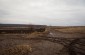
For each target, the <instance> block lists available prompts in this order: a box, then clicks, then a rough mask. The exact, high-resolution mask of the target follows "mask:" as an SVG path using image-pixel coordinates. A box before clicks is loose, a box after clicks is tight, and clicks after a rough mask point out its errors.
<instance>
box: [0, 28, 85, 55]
mask: <svg viewBox="0 0 85 55" xmlns="http://www.w3.org/2000/svg"><path fill="white" fill-rule="evenodd" d="M0 55H85V27H47V28H46V30H45V31H44V32H33V33H31V34H29V33H28V34H0Z"/></svg>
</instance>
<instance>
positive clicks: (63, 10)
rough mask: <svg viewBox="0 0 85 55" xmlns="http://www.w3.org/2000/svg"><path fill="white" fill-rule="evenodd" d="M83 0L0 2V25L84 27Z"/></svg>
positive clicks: (84, 10) (4, 0) (84, 12)
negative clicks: (22, 24) (26, 24)
mask: <svg viewBox="0 0 85 55" xmlns="http://www.w3.org/2000/svg"><path fill="white" fill-rule="evenodd" d="M84 14H85V0H0V23H35V24H47V25H50V24H51V25H84V26H85V22H84V21H85V16H84Z"/></svg>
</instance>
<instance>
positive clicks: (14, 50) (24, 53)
mask: <svg viewBox="0 0 85 55" xmlns="http://www.w3.org/2000/svg"><path fill="white" fill-rule="evenodd" d="M30 52H32V48H31V46H29V45H16V46H13V47H10V48H7V49H4V50H2V51H1V52H0V55H29V53H30Z"/></svg>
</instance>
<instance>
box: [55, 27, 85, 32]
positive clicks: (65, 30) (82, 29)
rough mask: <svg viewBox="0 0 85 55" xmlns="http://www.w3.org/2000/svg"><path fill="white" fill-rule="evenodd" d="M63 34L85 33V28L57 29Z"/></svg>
mask: <svg viewBox="0 0 85 55" xmlns="http://www.w3.org/2000/svg"><path fill="white" fill-rule="evenodd" d="M55 30H57V31H60V32H63V33H85V27H75V28H74V27H71V28H61V29H55Z"/></svg>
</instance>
